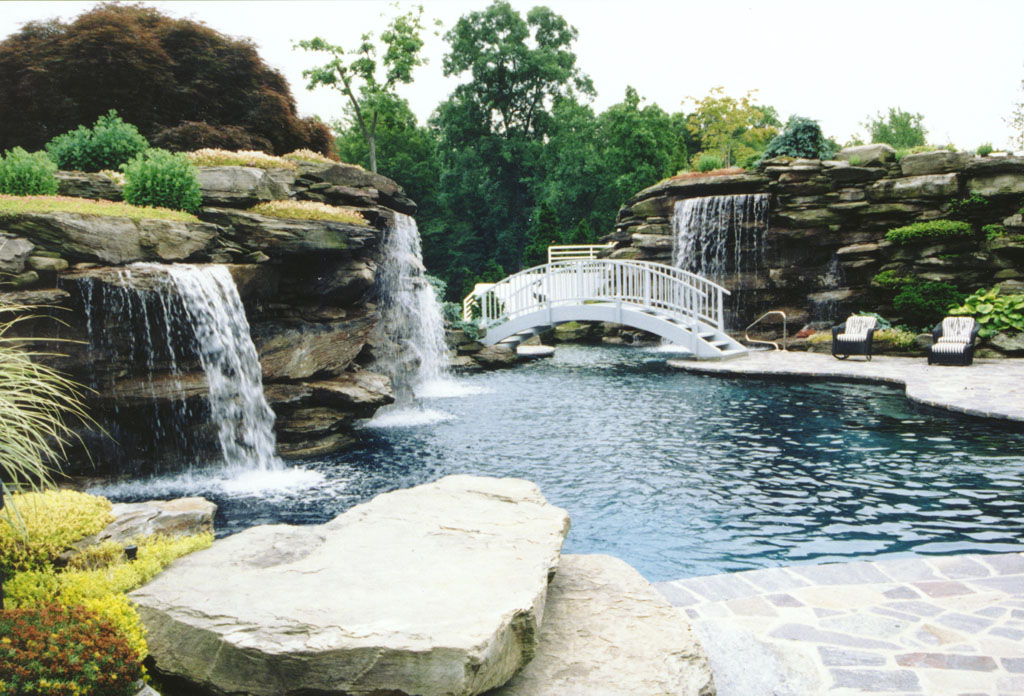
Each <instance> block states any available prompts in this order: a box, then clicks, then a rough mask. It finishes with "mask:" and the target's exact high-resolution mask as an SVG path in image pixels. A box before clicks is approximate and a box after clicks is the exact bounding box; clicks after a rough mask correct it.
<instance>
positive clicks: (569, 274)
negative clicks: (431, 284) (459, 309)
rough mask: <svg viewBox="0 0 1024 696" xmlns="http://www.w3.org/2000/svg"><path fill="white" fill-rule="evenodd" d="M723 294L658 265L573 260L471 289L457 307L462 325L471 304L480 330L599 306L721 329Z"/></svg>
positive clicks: (693, 276) (690, 276) (719, 289)
mask: <svg viewBox="0 0 1024 696" xmlns="http://www.w3.org/2000/svg"><path fill="white" fill-rule="evenodd" d="M729 294H730V293H729V291H728V290H727V289H725V288H724V287H722V286H721V285H718V284H717V283H714V282H712V281H710V280H708V279H706V278H702V277H701V276H698V275H696V274H694V273H690V272H689V271H684V270H682V269H679V268H672V267H671V266H666V265H664V264H660V263H654V262H651V261H628V260H622V259H574V260H569V261H555V262H552V263H547V264H544V265H541V266H535V267H533V268H528V269H525V270H522V271H519V272H518V273H516V274H514V275H511V276H509V277H508V278H505V279H503V280H501V281H499V282H497V283H494V284H493V285H491V286H490V287H488V288H486V289H484V290H482V292H480V293H478V292H477V290H476V289H474V292H473V293H471V294H470V296H468V297H467V298H466V300H464V302H463V307H464V311H466V314H465V316H466V318H467V320H468V319H469V316H470V314H471V313H472V305H473V304H474V303H475V304H476V305H477V306H478V308H479V312H480V317H479V323H480V326H482V327H484V328H486V327H489V326H493V325H494V324H496V323H498V322H501V321H505V320H508V319H513V318H515V317H517V316H519V315H522V314H527V313H530V312H535V311H537V310H539V309H543V308H551V307H555V306H562V305H568V304H579V305H582V304H586V303H588V302H602V301H603V302H615V303H617V304H619V305H623V306H627V307H633V308H640V309H655V310H660V311H664V312H668V313H671V314H675V315H677V316H682V317H686V318H689V319H691V320H697V321H701V322H703V323H705V324H709V325H710V326H712V327H714V328H717V329H719V330H723V329H724V318H723V298H724V296H725V295H729ZM467 310H468V311H467Z"/></svg>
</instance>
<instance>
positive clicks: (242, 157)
mask: <svg viewBox="0 0 1024 696" xmlns="http://www.w3.org/2000/svg"><path fill="white" fill-rule="evenodd" d="M186 156H187V157H188V159H189V161H190V162H192V164H194V165H196V166H197V167H256V168H257V169H290V170H291V171H295V170H296V169H297V168H298V166H297V165H296V164H295V160H296V159H297V158H295V157H274V156H273V155H268V154H267V153H265V152H259V151H258V150H237V151H231V150H217V149H214V148H203V149H202V150H196V151H195V152H189V153H186Z"/></svg>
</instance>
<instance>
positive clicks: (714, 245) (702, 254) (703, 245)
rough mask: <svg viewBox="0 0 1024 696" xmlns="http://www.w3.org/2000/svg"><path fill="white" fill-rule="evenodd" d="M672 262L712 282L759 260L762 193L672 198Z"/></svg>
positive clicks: (764, 211)
mask: <svg viewBox="0 0 1024 696" xmlns="http://www.w3.org/2000/svg"><path fill="white" fill-rule="evenodd" d="M672 230H673V232H674V233H675V242H674V244H673V247H672V265H673V266H675V267H676V268H681V269H683V270H685V271H690V272H691V273H696V274H698V275H701V276H704V277H705V278H709V279H710V280H713V281H715V282H716V283H722V282H724V281H726V280H729V278H730V276H734V277H735V276H739V275H740V274H741V273H746V272H755V271H757V270H758V269H759V268H760V267H761V265H762V262H763V260H764V252H765V232H767V230H768V194H766V193H747V194H740V195H734V196H705V197H703V198H687V199H686V200H682V201H678V202H677V203H676V206H675V211H674V215H673V217H672Z"/></svg>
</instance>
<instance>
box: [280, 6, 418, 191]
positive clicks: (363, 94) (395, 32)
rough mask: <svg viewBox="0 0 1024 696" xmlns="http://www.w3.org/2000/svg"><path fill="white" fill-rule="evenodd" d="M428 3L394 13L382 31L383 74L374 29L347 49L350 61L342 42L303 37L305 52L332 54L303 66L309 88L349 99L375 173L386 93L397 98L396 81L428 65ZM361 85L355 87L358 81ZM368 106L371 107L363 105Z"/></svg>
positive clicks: (404, 81)
mask: <svg viewBox="0 0 1024 696" xmlns="http://www.w3.org/2000/svg"><path fill="white" fill-rule="evenodd" d="M422 17H423V6H422V5H421V6H419V7H417V8H416V10H410V11H409V12H406V13H405V14H401V15H398V16H397V17H394V18H393V19H392V20H391V22H390V23H389V24H388V26H387V29H385V30H384V31H383V32H382V33H381V35H380V40H381V44H382V47H383V48H384V56H383V58H382V63H383V68H384V72H383V75H380V76H378V68H377V59H376V54H377V46H375V45H374V43H373V33H372V32H371V33H366V34H363V36H362V43H361V44H360V45H359V46H358V48H356V49H354V50H352V51H349V52H347V55H348V56H349V57H351V61H348V60H347V59H346V51H345V49H344V48H342V47H341V46H336V45H334V44H330V43H328V42H327V41H325V40H324V39H322V38H320V37H319V36H317V37H314V38H313V39H309V40H306V41H300V42H299V44H298V45H299V47H301V48H302V49H304V50H306V51H317V52H323V53H328V54H330V55H331V56H332V58H331V60H329V61H328V62H327V63H325V64H324V65H321V66H319V67H316V68H312V69H309V70H303V71H302V76H303V77H304V78H306V79H307V80H309V82H308V84H307V85H306V88H307V89H315V88H317V87H319V86H327V87H332V88H334V89H337V90H338V91H339V92H341V93H342V94H343V95H344V96H345V97H347V98H348V104H349V106H350V107H351V114H352V116H353V117H354V119H353V122H354V123H355V124H356V125H358V126H359V130H360V131H361V132H362V134H363V137H364V138H365V140H366V143H367V146H368V147H369V155H370V171H372V172H376V171H377V149H376V134H377V120H378V116H379V113H378V111H377V108H376V107H377V104H378V102H379V100H380V98H381V97H393V96H394V88H395V85H397V84H409V83H410V82H412V71H413V69H414V68H416V67H417V66H420V65H423V64H424V63H426V59H424V58H421V57H420V49H422V48H423V39H422V38H420V33H421V32H422V31H423V25H422V23H421V19H422ZM357 80H358V81H360V82H361V83H362V84H361V85H360V86H359V88H358V94H357V88H356V81H357ZM364 107H368V108H366V109H364Z"/></svg>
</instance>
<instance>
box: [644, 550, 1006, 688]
mask: <svg viewBox="0 0 1024 696" xmlns="http://www.w3.org/2000/svg"><path fill="white" fill-rule="evenodd" d="M655 586H656V587H657V588H658V589H659V590H660V591H661V593H662V594H664V595H665V596H666V597H667V598H668V599H669V601H670V602H672V604H673V605H675V606H677V607H681V608H682V609H681V610H682V611H685V612H686V614H687V615H688V616H689V618H690V621H691V624H692V625H693V628H694V630H695V631H696V632H697V635H698V636H699V637H700V638H701V642H702V643H703V645H704V648H705V650H706V651H707V653H708V657H709V659H710V662H711V668H712V671H713V673H714V676H715V683H716V686H717V687H718V695H719V696H760V695H762V694H763V695H771V696H813V695H815V694H829V695H835V696H846V695H848V694H879V695H884V696H895V695H896V694H927V695H929V696H981V695H983V694H984V695H988V696H1024V553H1008V554H996V555H978V554H972V555H960V556H944V557H936V556H931V557H922V556H917V557H910V558H900V559H894V560H882V561H876V562H857V563H836V564H825V565H817V566H812V565H805V566H790V567H786V568H768V569H765V570H753V571H746V572H741V573H730V574H726V575H715V576H708V577H698V578H689V579H685V580H674V581H671V582H663V583H655Z"/></svg>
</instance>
